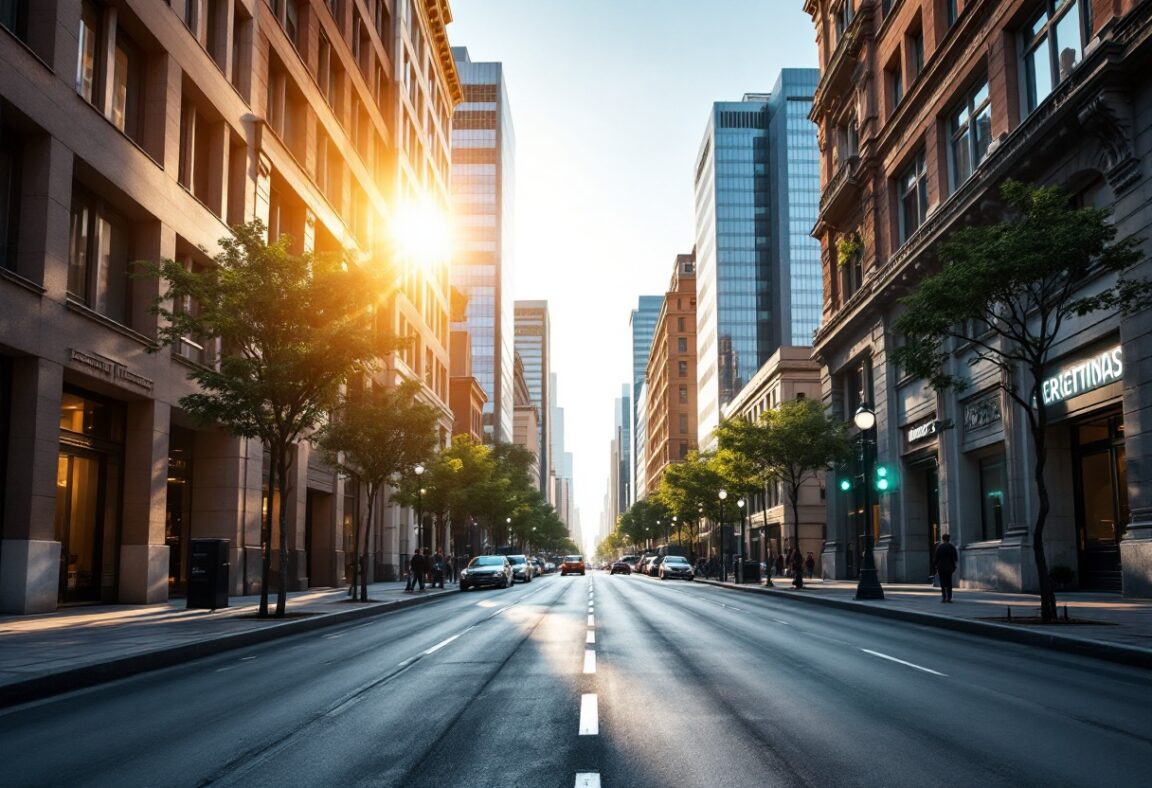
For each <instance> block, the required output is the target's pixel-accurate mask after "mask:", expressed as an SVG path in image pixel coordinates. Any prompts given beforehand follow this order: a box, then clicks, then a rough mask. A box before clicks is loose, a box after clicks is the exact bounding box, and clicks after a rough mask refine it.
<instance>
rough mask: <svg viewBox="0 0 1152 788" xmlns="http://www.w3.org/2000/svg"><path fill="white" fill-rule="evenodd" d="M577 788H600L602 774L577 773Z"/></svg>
mask: <svg viewBox="0 0 1152 788" xmlns="http://www.w3.org/2000/svg"><path fill="white" fill-rule="evenodd" d="M576 788H600V772H576Z"/></svg>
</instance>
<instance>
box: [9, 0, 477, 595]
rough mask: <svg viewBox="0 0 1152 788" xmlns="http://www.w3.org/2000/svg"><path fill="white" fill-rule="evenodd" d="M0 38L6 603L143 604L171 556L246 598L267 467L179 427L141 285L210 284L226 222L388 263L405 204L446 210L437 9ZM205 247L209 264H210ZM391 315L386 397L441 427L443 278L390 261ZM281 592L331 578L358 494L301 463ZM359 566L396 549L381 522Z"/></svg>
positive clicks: (186, 2)
mask: <svg viewBox="0 0 1152 788" xmlns="http://www.w3.org/2000/svg"><path fill="white" fill-rule="evenodd" d="M3 10H4V16H3V18H0V59H2V60H3V63H4V67H3V68H2V69H0V124H2V128H0V183H2V186H3V188H2V189H0V192H2V195H3V196H2V198H0V200H2V203H0V227H2V240H0V252H2V255H3V259H2V260H0V448H2V452H0V506H2V508H0V511H2V513H3V524H2V537H3V538H2V541H0V609H3V610H5V611H14V612H28V613H30V612H38V611H45V610H52V609H53V608H55V607H56V606H57V605H59V604H67V603H82V602H97V601H99V602H124V603H129V602H131V603H142V602H158V601H162V600H164V599H166V598H168V597H169V595H170V594H173V593H176V594H178V593H181V592H182V591H183V589H184V586H185V584H186V582H187V554H188V546H189V540H190V539H192V538H194V537H218V538H225V539H228V540H230V542H231V550H232V555H231V582H230V587H231V591H232V593H234V594H240V593H252V592H254V591H255V590H257V589H258V583H259V576H260V572H259V519H260V514H261V510H262V507H264V506H266V505H268V500H267V496H266V495H264V494H263V490H262V484H263V480H264V478H265V476H266V474H265V472H264V467H263V464H264V453H263V451H262V449H261V446H260V445H259V444H257V443H255V442H252V441H243V440H238V439H235V438H232V437H230V436H229V435H227V434H226V433H224V432H223V431H219V430H213V429H204V428H203V427H200V426H198V425H196V424H194V423H193V422H192V421H191V420H190V419H189V418H188V417H187V416H186V415H185V414H184V413H183V412H182V411H181V409H180V407H179V404H178V401H179V399H180V397H182V396H184V395H185V394H188V393H191V391H192V388H191V385H190V384H189V382H188V381H187V373H188V371H189V369H190V368H191V367H192V366H194V365H198V364H212V363H214V360H215V348H213V347H211V346H210V345H209V346H205V345H203V344H201V343H199V342H197V341H195V340H194V339H193V338H189V339H188V340H187V341H185V342H183V343H181V344H179V345H178V346H177V347H174V348H172V349H171V350H168V349H165V350H163V351H161V352H159V353H150V352H149V350H150V348H151V347H152V345H153V342H154V338H155V337H156V330H157V326H156V323H155V320H156V318H155V317H153V316H152V315H150V314H149V312H148V306H149V304H150V303H151V302H152V300H153V299H154V298H155V297H156V296H157V294H158V292H159V286H158V284H157V283H156V282H155V281H150V280H148V279H134V278H131V277H130V276H129V273H130V269H131V264H132V261H135V260H159V259H161V258H172V259H176V260H179V261H182V262H184V264H185V265H187V266H189V267H199V266H206V265H208V264H209V262H210V255H211V251H212V250H214V249H216V248H218V247H217V242H218V239H220V238H221V237H222V236H224V235H226V233H227V228H228V225H229V224H233V223H239V222H245V221H249V220H251V219H254V218H259V219H261V220H263V221H264V222H265V223H266V225H267V226H268V227H269V231H270V234H271V235H272V236H273V237H278V236H279V235H280V234H281V233H288V234H290V235H291V236H292V238H293V239H294V241H295V246H296V249H297V250H299V251H304V250H308V251H330V250H338V249H341V248H345V249H349V250H351V251H352V254H353V255H355V257H356V258H357V259H359V260H360V261H361V262H362V264H373V262H374V260H375V259H376V258H377V257H378V256H379V255H381V254H382V253H384V252H386V251H387V250H388V248H389V221H390V219H391V218H392V217H393V215H394V214H395V213H396V211H397V210H398V207H399V206H400V205H402V204H403V203H404V202H406V201H416V200H423V201H428V202H431V203H432V204H433V205H438V206H440V207H441V208H443V207H445V206H446V205H447V194H448V191H447V189H448V161H449V155H448V134H449V129H448V123H449V117H450V114H451V111H452V107H453V106H454V104H455V103H456V102H457V101H458V100H459V98H460V88H459V84H458V81H457V79H456V75H455V70H454V66H453V62H452V58H451V53H450V50H449V47H448V42H447V38H446V33H445V25H446V24H447V23H448V22H449V21H450V18H451V17H450V12H449V8H448V5H447V3H446V2H445V1H444V0H355V1H353V0H171V1H170V2H162V1H161V0H148V1H146V2H145V1H143V0H141V1H140V2H131V3H128V2H123V1H122V0H103V1H101V0H16V1H15V2H13V3H5V4H3ZM205 249H206V250H208V253H205V251H204V250H205ZM401 291H402V292H401V293H400V294H399V295H398V297H397V299H396V303H395V308H394V309H393V310H392V311H391V312H390V313H389V314H388V315H387V316H386V317H385V318H384V319H385V320H386V321H388V322H389V324H390V325H389V327H390V328H392V329H393V330H395V331H396V332H398V333H400V334H402V335H408V336H414V337H415V338H416V341H415V342H414V343H413V344H412V345H411V347H410V348H409V349H408V350H406V351H405V352H403V353H400V354H398V355H397V357H396V358H392V359H388V360H387V362H388V363H387V371H386V372H385V373H384V374H383V376H382V377H383V380H382V381H381V382H384V383H388V382H389V381H391V380H394V379H396V378H400V377H411V378H416V379H419V380H421V381H423V382H424V383H425V390H424V397H425V398H426V399H427V400H428V401H430V402H432V403H434V404H436V405H437V406H438V407H440V408H441V411H442V412H443V414H444V418H443V434H444V436H445V437H446V436H447V435H448V434H449V433H450V431H451V413H450V411H449V410H448V408H447V404H446V403H447V399H448V377H449V376H448V284H447V267H446V266H444V265H441V266H418V265H416V264H415V261H405V262H404V269H403V271H402V272H401ZM294 467H295V469H296V476H295V478H294V480H293V487H292V492H291V496H290V499H289V500H288V501H285V502H280V501H272V505H273V506H280V505H283V506H286V507H287V509H288V512H287V514H288V520H289V523H290V528H291V531H290V533H289V534H288V543H289V554H288V555H286V556H280V555H277V556H276V557H275V564H276V567H277V570H278V571H286V572H288V573H289V587H290V588H302V587H307V586H317V585H339V584H341V583H343V582H344V572H345V566H344V563H345V559H344V553H345V540H346V536H345V534H346V533H347V531H348V529H349V526H350V524H351V522H352V518H353V517H355V516H356V513H357V511H358V510H359V506H360V503H359V495H358V493H357V491H356V490H355V489H352V488H351V486H350V485H348V484H346V483H345V482H344V481H342V480H341V479H340V478H338V477H336V475H335V474H333V473H332V472H331V470H330V469H327V468H325V467H323V466H322V465H320V464H319V463H318V462H316V460H315V458H314V457H311V456H310V455H309V452H308V449H307V447H306V446H302V447H301V448H300V449H299V451H298V452H297V457H296V462H295V465H294ZM379 525H380V527H379V528H378V529H377V534H378V541H377V542H376V543H375V544H374V553H375V557H374V562H373V563H374V570H375V571H376V572H377V573H379V572H387V571H389V569H390V568H391V567H392V566H394V565H395V564H396V563H397V562H398V561H399V560H401V558H402V554H403V553H405V552H407V551H408V550H409V549H410V548H411V539H412V532H413V529H412V527H411V526H412V522H411V518H410V515H409V514H408V513H406V512H401V511H399V510H396V509H395V508H389V509H387V510H386V511H385V512H384V513H383V514H382V520H381V523H380V524H379Z"/></svg>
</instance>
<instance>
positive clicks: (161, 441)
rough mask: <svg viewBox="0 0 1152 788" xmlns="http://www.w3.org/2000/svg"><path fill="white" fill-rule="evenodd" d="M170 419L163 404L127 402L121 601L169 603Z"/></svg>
mask: <svg viewBox="0 0 1152 788" xmlns="http://www.w3.org/2000/svg"><path fill="white" fill-rule="evenodd" d="M170 416H171V408H170V407H169V406H168V405H167V404H166V403H163V402H157V401H155V400H141V401H138V402H130V403H128V407H127V423H126V429H125V445H124V515H123V522H122V527H121V534H120V594H119V600H120V601H121V602H126V603H131V604H153V603H156V602H163V601H165V600H167V599H168V545H167V544H166V543H165V540H164V536H165V534H164V518H165V514H166V511H167V495H168V485H167V479H168V435H169V418H170Z"/></svg>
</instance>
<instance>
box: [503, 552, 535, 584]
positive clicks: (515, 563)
mask: <svg viewBox="0 0 1152 788" xmlns="http://www.w3.org/2000/svg"><path fill="white" fill-rule="evenodd" d="M508 563H510V564H512V581H513V582H516V581H517V580H519V581H520V582H521V583H531V582H532V576H533V575H534V574H536V565H535V564H533V563H532V562H531V561H529V560H528V556H526V555H510V556H508Z"/></svg>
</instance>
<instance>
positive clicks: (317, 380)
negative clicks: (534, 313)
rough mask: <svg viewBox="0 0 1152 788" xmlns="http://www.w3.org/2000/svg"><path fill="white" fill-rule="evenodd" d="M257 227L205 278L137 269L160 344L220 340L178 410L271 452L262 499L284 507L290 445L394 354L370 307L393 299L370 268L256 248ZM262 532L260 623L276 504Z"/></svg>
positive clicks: (282, 586)
mask: <svg viewBox="0 0 1152 788" xmlns="http://www.w3.org/2000/svg"><path fill="white" fill-rule="evenodd" d="M264 234H265V230H264V227H263V225H262V224H261V223H260V222H259V221H256V222H252V223H250V224H246V225H242V226H237V227H235V228H233V230H232V235H231V236H229V237H226V238H223V239H221V241H220V245H221V249H222V251H221V252H220V253H219V254H218V255H216V257H215V258H214V261H213V262H214V265H213V266H212V267H211V268H209V269H207V270H204V271H199V270H189V269H187V268H185V267H184V265H182V264H181V263H179V262H176V261H174V260H164V261H162V262H161V263H160V264H158V265H148V266H145V269H146V271H147V272H149V273H151V274H152V275H155V276H159V277H161V278H162V279H163V280H164V282H165V283H166V286H167V290H166V291H165V292H164V293H163V295H162V296H161V297H160V299H159V300H158V301H157V303H156V304H155V306H154V311H155V312H156V313H157V314H158V315H160V317H161V318H162V325H161V329H160V342H161V344H162V345H170V344H174V343H177V342H180V341H181V339H182V338H183V337H189V336H191V337H203V338H215V339H219V340H220V347H221V353H220V358H219V359H218V363H217V364H216V365H215V366H201V367H196V368H194V369H193V370H192V371H191V372H190V373H189V375H190V377H191V378H192V379H193V380H195V381H196V383H198V384H199V387H200V391H199V392H197V393H195V394H190V395H188V396H186V397H183V398H182V399H181V400H180V406H181V407H182V408H183V409H184V410H185V411H187V412H188V413H189V414H190V415H191V416H192V417H193V418H195V419H197V420H198V421H200V422H201V423H203V424H208V425H219V426H222V427H223V428H224V429H226V430H228V431H229V432H231V433H232V434H233V435H237V436H240V437H245V438H259V439H260V440H262V441H263V442H264V444H265V445H266V446H267V447H268V449H269V452H270V453H271V463H270V467H269V471H268V490H269V496H270V497H271V494H272V491H273V490H276V491H278V492H279V496H280V500H281V501H282V502H283V501H286V500H287V493H288V470H289V467H290V465H291V462H292V460H293V456H294V452H293V450H292V449H293V446H294V445H295V444H296V443H297V442H298V441H299V440H300V439H301V438H302V437H303V436H305V435H306V434H307V433H309V432H311V431H312V430H314V429H315V428H316V427H317V426H319V425H320V424H321V423H322V422H323V421H324V419H325V418H326V416H327V413H328V412H329V411H330V410H331V409H332V408H333V407H334V406H335V405H336V403H337V401H338V399H339V393H340V390H341V387H342V386H343V385H344V384H345V382H346V381H347V380H348V379H349V377H350V376H351V375H353V374H354V373H356V372H357V371H358V370H360V369H361V368H362V367H363V366H365V365H366V364H368V363H370V362H371V360H372V359H373V358H375V357H377V356H380V355H384V354H385V353H387V352H390V351H391V350H392V349H394V348H395V346H396V341H395V339H394V338H392V337H383V336H381V335H380V334H378V333H376V331H375V330H374V327H373V320H372V315H373V311H374V309H375V308H376V306H377V305H378V304H380V303H382V302H383V301H384V299H386V298H387V297H388V296H389V295H390V293H391V285H390V284H389V283H387V282H386V281H385V280H384V278H383V277H382V275H381V272H380V271H379V267H378V266H371V265H364V266H361V265H348V264H345V263H344V262H343V261H341V260H340V259H339V258H337V257H328V256H313V255H310V254H305V255H296V254H292V253H291V252H290V251H289V244H290V239H289V238H288V237H287V236H282V237H281V238H280V239H279V240H278V241H276V242H275V243H272V244H269V243H266V242H265V240H264ZM267 509H268V514H267V516H266V518H265V519H264V521H263V522H262V524H261V533H260V542H261V545H260V547H261V553H262V558H263V562H262V569H261V578H262V582H261V591H260V615H261V616H267V614H268V587H269V577H270V574H271V559H272V545H271V541H272V532H273V529H272V516H273V515H272V512H273V510H274V509H278V510H279V512H280V518H279V536H280V538H279V551H280V556H281V561H282V562H283V561H284V559H285V557H286V556H287V554H288V552H287V546H288V545H287V531H288V528H287V523H286V521H285V510H286V509H287V507H286V506H284V505H280V506H278V507H273V506H269V507H267ZM287 575H288V573H287V566H286V564H285V563H282V564H281V571H280V572H279V582H278V592H279V597H278V600H277V604H276V615H277V616H278V617H280V616H283V615H284V606H285V602H286V599H287Z"/></svg>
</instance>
